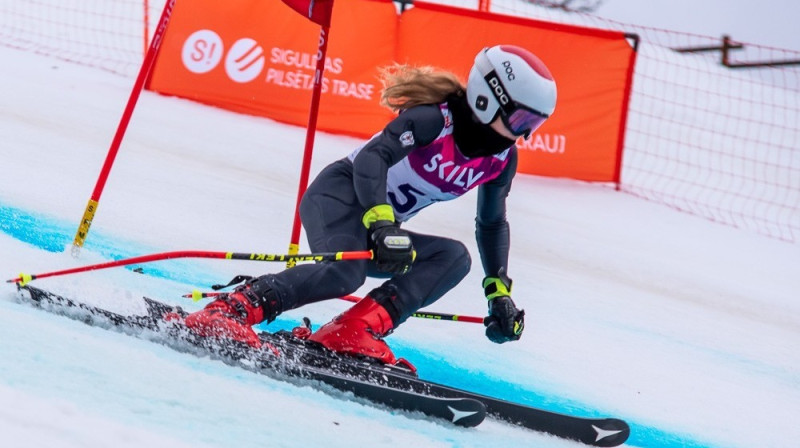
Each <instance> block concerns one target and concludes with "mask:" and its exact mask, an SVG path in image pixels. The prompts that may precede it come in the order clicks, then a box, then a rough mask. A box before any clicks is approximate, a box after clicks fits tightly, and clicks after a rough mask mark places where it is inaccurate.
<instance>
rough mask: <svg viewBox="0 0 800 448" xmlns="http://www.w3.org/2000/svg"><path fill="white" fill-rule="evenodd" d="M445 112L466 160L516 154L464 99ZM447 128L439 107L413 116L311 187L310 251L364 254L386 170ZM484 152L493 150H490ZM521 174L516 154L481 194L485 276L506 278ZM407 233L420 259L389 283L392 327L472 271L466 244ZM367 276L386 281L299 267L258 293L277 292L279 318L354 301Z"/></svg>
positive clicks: (416, 110)
mask: <svg viewBox="0 0 800 448" xmlns="http://www.w3.org/2000/svg"><path fill="white" fill-rule="evenodd" d="M448 106H449V108H450V110H451V111H452V112H453V116H454V117H453V118H454V119H453V123H454V129H455V131H454V135H455V138H456V144H457V146H458V148H459V150H461V152H462V153H463V154H465V155H467V156H470V153H468V152H467V151H464V150H463V149H462V148H463V147H470V149H471V150H472V153H478V154H480V153H482V151H483V154H491V153H494V152H500V151H502V150H504V149H506V148H508V147H509V146H513V141H511V140H508V139H505V138H503V137H501V136H499V134H496V133H495V132H494V131H493V130H491V129H490V128H489V127H487V126H483V125H480V124H479V123H476V122H474V121H468V120H473V118H472V114H471V112H469V109H468V106H467V105H466V102H465V101H464V100H463V98H461V97H457V98H451V99H449V100H448ZM444 124H445V123H444V118H443V116H442V113H441V112H440V109H439V107H438V106H437V105H424V106H416V107H413V108H410V109H408V110H407V111H405V112H403V113H401V114H400V115H399V116H398V117H397V118H395V119H394V120H393V121H391V122H390V123H389V124H388V125H387V126H386V127H385V128H384V130H383V132H382V133H381V134H379V135H377V136H375V137H373V138H372V140H370V141H369V142H368V143H367V144H366V145H365V147H364V148H363V149H362V150H361V151H360V152H359V153H358V156H356V158H355V159H354V160H353V162H351V161H350V160H348V159H347V158H344V159H341V160H338V161H336V162H334V163H332V164H330V165H329V166H327V167H326V168H325V169H323V170H322V172H320V174H319V175H318V176H317V177H316V179H315V180H314V181H313V182H312V183H311V185H310V186H309V187H308V189H307V191H306V193H305V194H304V196H303V199H302V201H301V204H300V217H301V219H302V223H303V226H304V227H305V230H306V235H307V237H308V242H309V245H310V249H311V251H313V252H338V251H356V250H366V249H367V229H366V228H365V227H364V224H362V221H361V218H362V215H363V214H364V212H365V211H366V210H369V209H370V208H372V207H373V206H375V205H378V204H384V203H387V197H386V196H387V194H386V191H387V190H386V177H387V174H386V173H387V170H388V169H389V167H391V166H392V165H394V164H395V163H397V162H399V161H400V160H402V159H403V158H404V157H406V156H407V155H408V154H409V153H410V152H411V151H414V149H416V148H420V147H423V146H425V145H428V144H430V143H431V142H432V141H433V140H434V139H435V138H436V137H437V136H438V135H439V134H440V132H441V131H442V129H443V127H444ZM459 126H461V127H462V129H464V128H466V130H465V132H461V133H459V132H458V130H459ZM409 130H410V131H412V132H413V137H414V139H413V141H414V144H413V145H410V146H403V144H402V143H401V139H400V135H401V134H403V133H404V132H406V131H409ZM487 133H488V134H487ZM484 134H487V135H484ZM459 140H461V141H459ZM475 142H479V143H480V142H483V143H485V144H484V145H483V147H482V148H473V147H474V145H475ZM486 146H494V148H491V150H487V148H486ZM516 166H517V150H516V148H515V147H513V148H512V149H511V150H510V153H509V162H508V164H507V165H506V167H505V169H504V170H503V172H502V173H501V174H500V175H499V176H498V177H496V178H494V179H492V180H491V181H489V182H486V183H483V184H481V185H479V186H478V207H477V217H476V237H477V243H478V248H479V251H480V256H481V261H482V264H483V269H484V272H485V274H486V275H489V276H497V275H498V273H499V272H500V270H501V269H504V270H505V271H506V272H507V271H508V269H507V264H508V250H509V228H508V222H507V221H506V196H507V195H508V193H509V190H510V187H511V180H512V178H513V177H514V174H515V172H516ZM443 224H444V225H445V226H449V225H454V224H456V225H457V224H459V223H443ZM410 233H411V239H412V242H413V244H414V249H415V250H416V252H417V256H416V260H415V261H414V264H413V266H412V269H411V271H410V272H409V273H407V274H405V275H398V276H394V277H392V278H389V279H388V280H387V281H386V282H385V283H384V286H393V287H394V288H395V289H396V291H397V298H396V299H395V301H394V305H395V307H396V308H397V309H396V310H392V311H394V312H392V313H391V314H393V315H394V316H393V317H395V318H396V319H395V322H394V324H395V326H397V325H399V324H400V323H402V322H404V321H405V320H406V319H407V318H408V317H409V316H411V314H413V313H414V312H416V311H417V310H418V309H420V308H422V307H425V306H428V305H430V304H431V303H433V302H435V301H436V300H438V299H439V298H440V297H442V296H443V295H444V294H445V293H446V292H447V291H449V290H450V289H452V288H453V287H455V286H456V285H457V284H458V283H459V282H460V281H461V280H462V279H463V278H464V277H465V276H466V275H467V273H468V272H469V270H470V266H471V259H470V256H469V253H468V251H467V249H466V247H465V246H464V244H462V243H461V242H459V241H456V240H453V239H449V238H445V237H441V236H433V235H424V234H420V233H414V232H410ZM367 276H370V277H382V278H386V277H387V275H385V274H382V273H380V272H378V271H377V270H376V269H375V266H374V264H373V263H372V262H370V261H366V260H358V261H341V262H324V263H316V264H301V265H298V266H296V267H293V268H291V269H287V270H285V271H283V272H280V273H278V274H268V275H265V276H263V277H261V278H259V281H258V282H259V283H260V282H262V281H263V282H266V285H265V284H262V285H261V286H266V287H269V288H271V289H274V290H275V292H276V293H277V294H278V296H279V298H280V300H281V303H282V307H281V308H282V310H283V311H286V310H290V309H294V308H298V307H301V306H303V305H306V304H309V303H313V302H317V301H320V300H326V299H331V298H337V297H342V296H344V295H347V294H351V293H353V292H354V291H356V290H357V289H358V288H359V287H360V286H361V285H363V284H364V282H365V280H366V277H367ZM259 289H260V288H259Z"/></svg>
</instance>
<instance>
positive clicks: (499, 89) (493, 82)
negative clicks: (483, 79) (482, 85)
mask: <svg viewBox="0 0 800 448" xmlns="http://www.w3.org/2000/svg"><path fill="white" fill-rule="evenodd" d="M487 81H488V83H489V87H491V88H492V93H493V94H494V97H495V98H497V101H498V102H499V103H500V104H501V105H503V106H505V105H506V104H508V102H509V101H510V99H509V98H508V95H507V94H506V90H505V89H504V88H503V84H501V83H500V80H499V79H497V76H496V75H495V76H492V77H491V78H489V79H488V80H487Z"/></svg>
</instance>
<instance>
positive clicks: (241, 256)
mask: <svg viewBox="0 0 800 448" xmlns="http://www.w3.org/2000/svg"><path fill="white" fill-rule="evenodd" d="M174 258H219V259H224V260H249V261H279V262H280V261H288V260H294V261H295V262H299V261H346V260H371V259H372V251H369V250H362V251H349V252H320V253H316V254H288V255H286V254H264V253H255V252H253V253H246V252H212V251H203V250H183V251H175V252H161V253H157V254H150V255H142V256H139V257H133V258H125V259H122V260H116V261H109V262H106V263H99V264H92V265H88V266H80V267H77V268H71V269H64V270H61V271H54V272H45V273H41V274H33V275H31V274H20V275H19V277H17V278H12V279H11V280H6V283H17V284H18V285H19V286H25V285H26V284H27V283H29V282H31V281H33V280H36V279H41V278H46V277H56V276H60V275H68V274H77V273H79V272H88V271H96V270H100V269H108V268H113V267H118V266H128V265H131V264H143V263H150V262H153V261H160V260H171V259H174Z"/></svg>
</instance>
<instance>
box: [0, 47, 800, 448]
mask: <svg viewBox="0 0 800 448" xmlns="http://www.w3.org/2000/svg"><path fill="white" fill-rule="evenodd" d="M0 59H2V60H3V61H4V62H3V64H0V79H2V80H3V82H2V83H0V230H2V232H0V273H2V275H0V278H2V279H3V280H5V279H10V278H13V277H16V276H17V275H18V274H19V273H20V272H25V273H28V274H36V273H40V272H47V271H52V270H59V269H64V268H68V267H73V266H79V265H85V264H89V263H96V262H100V261H105V260H109V259H114V258H120V257H129V256H136V255H143V254H147V253H152V252H162V251H171V250H190V249H197V250H214V251H237V252H272V253H280V252H284V251H285V250H286V247H287V246H288V242H289V241H288V240H289V233H290V228H291V223H292V216H293V212H294V204H295V195H296V192H297V184H298V173H299V170H300V163H301V158H302V148H303V142H304V137H305V130H304V129H302V128H298V127H292V126H286V125H282V124H279V123H275V122H273V121H270V120H266V119H262V118H256V117H250V116H244V115H238V114H233V113H230V112H226V111H222V110H218V109H213V108H209V107H206V106H202V105H199V104H196V103H193V102H189V101H185V100H181V99H176V98H168V97H163V96H158V95H155V94H152V93H149V92H145V93H144V94H143V95H142V97H141V99H140V101H139V105H138V107H137V109H136V112H135V114H134V116H133V120H132V122H131V126H130V128H129V129H128V132H127V134H126V136H125V140H124V142H123V145H122V148H121V150H120V152H119V155H118V157H117V160H116V163H115V165H114V168H113V170H112V171H111V175H110V177H109V180H108V183H107V184H106V187H105V189H104V192H103V196H102V198H101V201H100V206H99V209H98V212H97V215H96V217H95V220H94V223H93V226H92V230H91V232H90V234H89V238H88V240H87V245H86V247H85V248H84V250H83V251H82V253H81V258H80V259H77V260H76V259H73V258H72V257H71V256H70V255H69V245H70V243H71V241H72V237H73V235H74V233H75V229H76V228H77V223H78V221H79V219H80V217H81V215H82V213H83V210H84V208H85V206H86V202H87V200H88V199H89V196H90V194H91V191H92V189H93V187H94V185H95V181H96V179H97V175H98V173H99V171H100V167H101V166H102V163H103V160H104V158H105V156H106V152H107V149H108V146H109V143H110V142H111V138H112V136H113V133H114V131H115V129H116V126H117V123H118V121H119V117H120V116H121V113H122V110H123V108H124V105H125V102H126V101H127V98H128V94H129V93H130V88H131V85H132V80H131V79H127V78H122V77H118V76H114V75H109V74H107V73H105V72H102V71H98V70H93V69H88V68H84V67H78V66H73V65H70V64H67V63H63V62H60V61H56V60H54V59H48V58H44V57H40V56H36V55H32V54H29V53H24V52H19V51H15V50H10V49H5V48H0ZM360 143H362V142H361V141H360V140H357V139H353V138H346V137H341V136H334V135H326V134H320V135H318V136H317V143H316V153H315V155H314V162H313V169H312V175H313V173H316V172H318V171H319V170H320V169H321V168H322V167H323V166H324V165H325V164H327V163H329V162H331V161H333V160H336V159H338V158H341V157H343V156H345V155H346V154H347V153H349V152H350V151H351V150H352V149H353V148H355V147H356V146H357V145H359V144H360ZM474 208H475V197H474V195H473V194H471V195H467V196H466V197H464V198H461V199H460V200H458V201H453V202H450V203H442V204H436V205H435V206H434V207H430V208H429V209H426V210H425V211H423V212H422V213H421V214H420V215H419V216H417V217H416V218H414V219H413V220H411V221H410V222H409V223H408V228H409V229H413V230H415V231H418V232H428V233H432V234H444V235H447V236H450V237H454V238H458V239H460V240H462V241H464V242H465V243H466V244H467V245H468V247H469V248H470V251H471V253H472V256H473V260H474V263H473V264H474V267H473V271H472V272H471V273H470V274H469V276H468V277H467V278H466V279H465V280H464V281H463V282H462V283H461V284H460V285H458V286H457V287H456V288H455V289H454V290H453V291H452V292H450V293H449V294H447V295H446V296H445V297H444V298H443V299H441V300H440V301H439V302H437V303H436V304H434V305H433V306H432V307H431V308H430V310H431V311H440V312H450V313H457V314H465V315H483V314H484V313H485V306H486V305H485V299H484V298H483V295H482V290H481V288H480V283H481V279H482V277H483V273H482V272H481V269H480V267H479V266H480V264H479V263H478V259H479V258H478V253H477V249H476V247H475V243H474V234H473V232H474V223H473V219H474ZM508 215H509V216H508V218H509V220H510V222H511V226H512V251H511V263H510V266H511V267H510V275H511V277H512V278H513V279H514V299H515V300H516V302H517V303H518V304H519V305H520V306H522V307H524V308H525V310H526V317H527V329H526V332H525V334H524V336H523V338H522V340H520V341H519V342H516V343H509V344H504V345H496V344H493V343H491V342H489V341H488V340H487V339H486V338H485V337H484V335H483V328H482V327H481V326H479V325H475V324H469V323H451V322H435V321H430V320H414V319H412V320H410V321H409V322H407V323H405V324H404V325H402V326H401V327H399V328H398V330H397V331H396V332H395V333H394V334H393V335H392V336H391V337H390V338H389V339H388V342H389V343H390V345H392V346H393V347H395V349H396V351H397V353H398V355H400V356H404V357H406V358H408V359H410V360H411V361H412V362H414V363H415V364H416V365H417V366H418V368H419V371H420V375H421V376H422V377H423V378H427V379H431V380H434V381H438V382H444V383H448V384H452V385H454V386H457V387H463V388H468V389H471V390H474V391H478V392H481V393H486V394H490V395H496V396H500V397H502V398H506V399H511V400H515V401H519V402H522V403H525V404H528V405H534V406H539V407H543V408H547V409H553V410H557V411H560V412H567V413H571V414H576V415H586V416H616V417H621V418H624V419H626V420H627V421H629V422H630V424H631V426H632V434H631V438H630V440H629V443H628V445H629V446H640V447H776V448H778V447H780V448H784V447H788V446H793V445H795V444H796V441H797V440H799V439H800V427H799V426H798V425H797V424H796V416H797V415H800V300H798V295H797V293H798V291H800V275H798V274H799V272H798V267H800V247H798V246H797V245H791V244H787V243H783V242H779V241H775V240H770V239H767V238H765V237H762V236H757V235H752V234H748V233H744V232H742V231H739V230H736V229H731V228H728V227H722V226H719V225H716V224H713V223H710V222H707V221H705V220H702V219H699V218H695V217H692V216H688V215H685V214H681V213H677V212H675V211H672V210H670V209H668V208H664V207H661V206H659V205H656V204H652V203H648V202H644V201H641V200H638V199H636V198H634V197H631V196H629V195H625V194H621V193H618V192H615V191H614V190H613V189H611V188H607V187H605V186H599V185H591V184H586V183H581V182H575V181H570V180H559V179H542V178H536V177H531V176H525V175H520V176H518V177H517V179H516V180H515V184H514V188H513V190H512V194H511V196H510V198H509V214H508ZM301 245H302V247H303V248H307V246H306V245H305V243H304V242H303V243H301ZM142 267H143V268H144V269H145V270H144V274H140V273H135V272H132V271H131V270H127V269H123V268H118V269H112V270H105V271H97V272H93V273H84V274H75V275H71V276H65V277H60V278H52V279H42V280H40V281H37V282H36V284H37V285H38V286H40V287H42V288H45V289H49V290H52V291H54V292H58V293H62V294H66V295H69V296H73V297H77V298H81V299H84V300H86V301H89V302H91V303H94V304H98V305H102V306H106V307H108V308H110V309H113V310H116V311H120V312H130V313H134V312H142V309H143V305H142V302H141V296H143V295H147V296H151V297H155V298H159V299H161V300H164V301H167V302H170V303H176V304H181V305H183V306H184V307H186V308H188V309H197V308H199V307H200V306H202V303H199V304H195V303H192V302H191V301H187V299H183V298H181V297H180V296H181V294H184V293H186V292H189V291H191V290H192V289H193V288H199V289H207V288H208V287H209V285H211V284H212V283H221V282H227V281H228V280H229V279H230V278H231V277H232V276H233V275H234V274H250V275H259V274H263V273H267V272H275V271H277V270H280V269H282V265H278V264H265V263H255V262H241V261H221V260H177V261H171V262H159V263H153V264H151V265H145V266H142ZM376 284H377V282H376V281H372V280H370V281H369V282H368V283H367V284H366V285H365V286H364V288H363V289H362V290H360V291H359V293H360V294H363V293H365V292H366V291H368V290H369V289H370V288H371V287H374V286H375V285H376ZM347 306H348V304H347V303H346V302H343V301H338V300H332V301H328V302H323V303H319V304H315V305H312V306H308V307H305V308H302V309H300V310H295V311H292V312H288V313H285V314H284V315H282V316H281V317H280V318H279V320H278V321H276V322H275V323H273V324H272V325H270V326H268V327H264V328H263V329H267V330H269V329H277V328H290V327H292V326H294V325H296V324H297V323H298V322H299V321H300V319H301V318H302V317H303V316H308V317H310V318H311V320H312V322H313V323H314V325H315V327H316V326H319V325H321V324H322V323H324V322H326V321H327V320H328V319H330V318H331V317H333V316H334V315H335V314H337V313H339V312H341V311H342V310H344V309H345V308H346V307H347ZM0 402H1V403H2V404H3V405H2V406H0V434H2V435H1V436H0V444H2V446H8V447H34V446H48V447H52V446H57V447H82V448H94V447H98V448H99V447H108V446H116V447H140V446H153V447H156V446H160V447H178V446H187V447H188V446H192V447H229V446H238V447H257V446H258V447H261V446H286V447H293V446H300V445H304V446H326V447H345V446H347V447H350V446H370V447H390V446H391V447H396V446H398V445H400V444H403V445H408V446H425V447H428V446H431V447H440V446H441V447H453V446H457V447H485V446H497V445H498V444H511V443H513V444H514V446H535V447H575V446H578V445H577V444H575V443H573V442H568V441H562V440H557V439H554V438H552V437H548V436H545V435H541V434H536V433H533V432H531V431H527V430H522V429H518V428H515V427H513V426H509V425H507V424H505V423H502V422H498V421H494V420H491V419H490V420H487V421H486V422H485V423H484V424H483V425H481V426H479V427H478V428H475V429H460V428H455V427H452V426H449V425H446V424H442V423H438V422H434V421H428V420H426V419H425V418H422V417H421V416H419V415H413V414H406V413H401V412H393V411H389V410H386V409H383V408H378V407H374V406H371V405H368V404H365V403H362V402H358V401H353V400H349V399H348V397H346V396H341V395H339V396H337V395H329V394H326V393H323V392H320V391H317V390H315V389H312V388H309V387H298V386H296V385H293V384H289V383H284V382H281V381H276V380H273V379H269V378H266V377H263V376H259V375H256V374H253V373H249V372H246V371H243V370H241V369H236V368H233V367H229V366H226V365H224V364H222V363H219V362H215V361H211V360H209V359H201V358H196V357H193V356H191V355H187V354H180V353H177V352H173V351H171V350H169V349H168V348H165V347H163V346H160V345H156V344H153V343H151V342H147V341H144V340H139V339H135V338H132V337H129V336H125V335H122V334H118V333H115V332H110V331H106V330H102V329H97V328H92V327H88V326H85V325H83V324H81V323H80V322H76V321H72V320H69V319H66V318H63V317H60V316H56V315H52V314H49V313H46V312H43V311H41V310H37V309H35V308H33V307H30V306H28V305H25V304H21V303H19V301H18V293H17V292H16V290H15V288H14V287H13V285H11V284H7V283H2V284H0Z"/></svg>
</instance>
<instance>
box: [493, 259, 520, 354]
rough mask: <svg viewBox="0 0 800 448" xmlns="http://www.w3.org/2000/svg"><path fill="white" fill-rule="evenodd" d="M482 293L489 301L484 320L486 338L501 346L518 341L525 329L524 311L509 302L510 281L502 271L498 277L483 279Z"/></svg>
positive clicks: (512, 302) (511, 301)
mask: <svg viewBox="0 0 800 448" xmlns="http://www.w3.org/2000/svg"><path fill="white" fill-rule="evenodd" d="M483 291H484V294H485V295H486V298H487V299H488V300H489V316H488V317H487V318H486V319H484V321H483V324H484V325H485V326H486V337H487V338H489V340H491V341H492V342H495V343H497V344H502V343H504V342H508V341H516V340H519V338H520V336H522V331H523V330H524V329H525V310H520V309H517V307H516V305H515V304H514V301H513V300H511V279H510V278H508V277H507V276H506V275H505V273H504V272H503V271H501V272H500V274H499V275H498V277H486V278H484V279H483Z"/></svg>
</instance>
